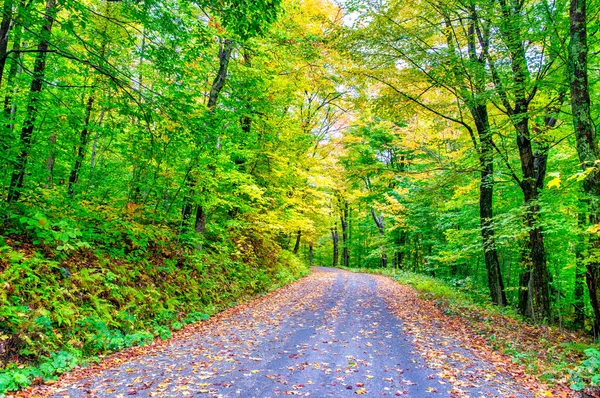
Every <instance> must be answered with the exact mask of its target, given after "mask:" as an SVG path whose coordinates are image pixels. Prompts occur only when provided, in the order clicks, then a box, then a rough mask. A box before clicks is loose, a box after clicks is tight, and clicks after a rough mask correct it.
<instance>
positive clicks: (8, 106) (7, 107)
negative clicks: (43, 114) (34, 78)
mask: <svg viewBox="0 0 600 398" xmlns="http://www.w3.org/2000/svg"><path fill="white" fill-rule="evenodd" d="M22 31H23V28H22V27H21V25H17V27H16V28H14V39H13V40H14V41H13V46H12V53H13V56H12V59H13V61H12V63H11V65H10V68H9V70H8V75H7V77H6V85H7V89H6V96H5V97H4V118H5V120H6V121H7V122H6V125H5V128H6V131H7V133H12V131H13V129H14V119H15V113H16V105H15V104H14V103H13V101H12V99H13V95H14V94H15V93H16V88H15V80H16V78H17V74H19V72H20V51H21V33H22ZM7 136H8V134H7Z"/></svg>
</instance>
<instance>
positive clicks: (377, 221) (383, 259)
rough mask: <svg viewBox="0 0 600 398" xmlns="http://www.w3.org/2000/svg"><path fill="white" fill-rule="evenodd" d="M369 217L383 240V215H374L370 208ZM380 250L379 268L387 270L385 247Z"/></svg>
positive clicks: (373, 210)
mask: <svg viewBox="0 0 600 398" xmlns="http://www.w3.org/2000/svg"><path fill="white" fill-rule="evenodd" d="M371 216H373V221H375V225H376V226H377V230H378V231H379V235H381V238H382V239H383V238H384V237H385V228H384V225H383V213H382V214H380V215H379V217H378V216H377V214H376V213H375V209H373V208H371ZM380 249H381V268H387V254H386V253H385V245H383V246H381V247H380Z"/></svg>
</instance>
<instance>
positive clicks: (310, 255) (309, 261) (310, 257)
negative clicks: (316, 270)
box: [308, 243, 314, 267]
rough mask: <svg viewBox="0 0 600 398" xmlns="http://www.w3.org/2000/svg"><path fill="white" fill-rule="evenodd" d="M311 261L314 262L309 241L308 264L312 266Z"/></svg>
mask: <svg viewBox="0 0 600 398" xmlns="http://www.w3.org/2000/svg"><path fill="white" fill-rule="evenodd" d="M313 262H314V250H313V245H312V243H310V244H309V245H308V265H310V266H311V267H312V266H313Z"/></svg>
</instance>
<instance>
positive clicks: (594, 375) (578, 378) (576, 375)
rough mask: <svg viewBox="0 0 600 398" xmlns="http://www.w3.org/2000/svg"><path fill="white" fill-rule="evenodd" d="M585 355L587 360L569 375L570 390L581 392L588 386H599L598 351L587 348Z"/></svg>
mask: <svg viewBox="0 0 600 398" xmlns="http://www.w3.org/2000/svg"><path fill="white" fill-rule="evenodd" d="M585 354H586V355H587V359H586V360H584V361H583V363H581V364H580V365H579V366H578V367H577V368H576V369H575V370H574V371H573V372H572V374H571V382H572V383H571V388H572V389H573V390H575V391H581V390H582V389H583V388H585V387H587V386H589V385H592V386H600V350H598V349H597V348H588V349H586V350H585Z"/></svg>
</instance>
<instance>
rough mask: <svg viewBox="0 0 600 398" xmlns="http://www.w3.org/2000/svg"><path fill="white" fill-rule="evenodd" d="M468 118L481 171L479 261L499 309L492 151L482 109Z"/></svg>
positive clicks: (501, 294)
mask: <svg viewBox="0 0 600 398" xmlns="http://www.w3.org/2000/svg"><path fill="white" fill-rule="evenodd" d="M471 114H472V116H473V119H474V121H475V127H476V129H477V133H478V136H479V148H478V149H479V165H480V167H481V180H480V184H479V225H480V228H481V238H482V242H483V257H484V261H485V267H486V270H487V277H488V288H489V289H490V296H491V299H492V302H493V303H494V304H496V305H499V306H501V307H503V306H505V305H506V303H507V301H506V293H505V292H504V282H503V280H502V272H501V270H500V261H499V260H498V250H497V248H496V238H495V234H494V226H493V218H494V211H493V198H494V154H493V151H494V147H493V142H492V137H491V130H490V123H489V116H488V111H487V107H486V105H485V104H479V105H476V106H472V107H471Z"/></svg>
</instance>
